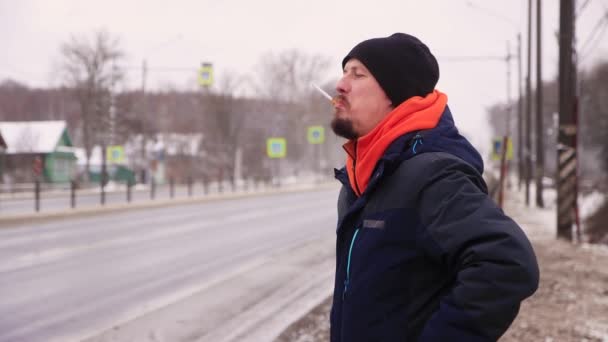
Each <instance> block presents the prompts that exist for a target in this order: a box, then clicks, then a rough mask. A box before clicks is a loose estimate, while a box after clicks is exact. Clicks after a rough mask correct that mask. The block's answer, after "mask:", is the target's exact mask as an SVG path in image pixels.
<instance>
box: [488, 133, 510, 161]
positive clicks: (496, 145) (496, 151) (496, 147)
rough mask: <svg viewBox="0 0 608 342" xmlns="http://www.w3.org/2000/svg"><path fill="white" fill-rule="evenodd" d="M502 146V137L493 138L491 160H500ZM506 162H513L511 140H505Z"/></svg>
mask: <svg viewBox="0 0 608 342" xmlns="http://www.w3.org/2000/svg"><path fill="white" fill-rule="evenodd" d="M503 144H504V138H503V137H495V138H494V139H492V160H500V159H501V158H502V148H503ZM505 157H506V159H507V160H513V140H511V138H508V139H507V155H506V156H505Z"/></svg>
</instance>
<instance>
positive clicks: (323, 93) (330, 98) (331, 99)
mask: <svg viewBox="0 0 608 342" xmlns="http://www.w3.org/2000/svg"><path fill="white" fill-rule="evenodd" d="M311 85H312V86H313V87H315V88H316V89H317V90H318V91H319V92H320V93H321V94H322V95H323V96H325V97H326V98H327V99H328V100H329V101H331V102H333V101H334V99H333V98H332V97H331V96H330V95H329V94H328V93H327V92H326V91H325V90H323V89H321V87H319V86H318V85H316V84H314V83H311Z"/></svg>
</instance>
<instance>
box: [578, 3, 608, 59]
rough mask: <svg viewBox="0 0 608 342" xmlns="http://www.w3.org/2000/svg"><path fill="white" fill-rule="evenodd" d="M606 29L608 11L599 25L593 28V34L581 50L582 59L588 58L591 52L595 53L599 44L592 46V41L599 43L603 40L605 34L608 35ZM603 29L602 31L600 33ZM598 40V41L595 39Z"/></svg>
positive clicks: (607, 25)
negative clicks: (594, 49) (594, 50)
mask: <svg viewBox="0 0 608 342" xmlns="http://www.w3.org/2000/svg"><path fill="white" fill-rule="evenodd" d="M606 27H608V11H607V12H606V14H605V15H604V16H603V17H602V18H600V20H599V21H598V22H597V24H595V27H594V28H593V30H592V31H591V34H589V36H588V38H587V40H586V41H585V43H583V45H582V47H581V48H580V51H581V52H580V56H581V57H580V59H582V58H584V57H586V56H587V55H589V53H590V52H591V51H593V48H595V47H596V46H597V44H590V43H591V42H592V41H595V42H597V41H598V40H599V39H601V38H602V36H603V35H604V33H606ZM600 29H601V31H600ZM595 38H597V39H595ZM588 46H590V47H589V49H587V50H586V48H587V47H588Z"/></svg>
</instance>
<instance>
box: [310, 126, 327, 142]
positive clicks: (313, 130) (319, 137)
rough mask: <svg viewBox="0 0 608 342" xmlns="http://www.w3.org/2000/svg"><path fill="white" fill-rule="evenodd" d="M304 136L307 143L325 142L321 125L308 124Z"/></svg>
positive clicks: (323, 129)
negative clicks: (306, 132)
mask: <svg viewBox="0 0 608 342" xmlns="http://www.w3.org/2000/svg"><path fill="white" fill-rule="evenodd" d="M306 136H307V138H308V143H309V144H322V143H323V142H325V128H324V127H323V126H309V127H308V134H307V135H306Z"/></svg>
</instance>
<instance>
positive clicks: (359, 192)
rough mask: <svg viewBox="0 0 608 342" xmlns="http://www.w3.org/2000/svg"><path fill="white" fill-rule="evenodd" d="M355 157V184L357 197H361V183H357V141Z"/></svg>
mask: <svg viewBox="0 0 608 342" xmlns="http://www.w3.org/2000/svg"><path fill="white" fill-rule="evenodd" d="M354 150H355V153H354V154H355V156H354V157H353V178H354V179H353V180H354V182H355V192H356V193H357V195H359V196H361V190H359V183H357V141H355V146H354Z"/></svg>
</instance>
